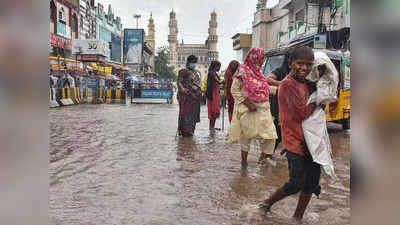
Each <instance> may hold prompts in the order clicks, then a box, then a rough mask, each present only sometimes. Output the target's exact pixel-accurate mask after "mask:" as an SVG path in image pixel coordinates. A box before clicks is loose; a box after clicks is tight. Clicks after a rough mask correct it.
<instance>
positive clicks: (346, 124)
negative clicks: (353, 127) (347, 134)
mask: <svg viewBox="0 0 400 225" xmlns="http://www.w3.org/2000/svg"><path fill="white" fill-rule="evenodd" d="M342 128H343V130H349V129H350V117H349V118H347V119H342Z"/></svg>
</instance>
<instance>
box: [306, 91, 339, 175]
mask: <svg viewBox="0 0 400 225" xmlns="http://www.w3.org/2000/svg"><path fill="white" fill-rule="evenodd" d="M315 96H316V94H315V92H314V94H313V95H312V96H311V97H310V100H311V99H312V98H313V97H315ZM302 127H303V133H304V138H305V140H306V144H307V147H308V150H309V152H310V154H311V156H312V158H313V161H314V162H316V163H318V164H320V165H321V168H322V174H323V175H324V177H325V179H326V180H327V181H328V182H333V181H335V180H336V175H335V170H334V167H333V161H332V157H331V154H332V147H331V142H330V140H329V134H328V129H327V127H326V118H325V112H324V110H323V109H322V108H321V107H317V108H316V109H315V111H314V113H313V114H312V115H311V116H310V117H309V118H307V119H306V120H304V121H303V122H302Z"/></svg>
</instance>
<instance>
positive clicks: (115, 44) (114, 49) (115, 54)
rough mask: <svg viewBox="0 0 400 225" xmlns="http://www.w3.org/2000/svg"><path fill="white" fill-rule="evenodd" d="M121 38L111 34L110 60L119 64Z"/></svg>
mask: <svg viewBox="0 0 400 225" xmlns="http://www.w3.org/2000/svg"><path fill="white" fill-rule="evenodd" d="M121 49H122V48H121V38H120V37H118V36H117V35H115V34H113V33H111V60H113V61H116V62H121Z"/></svg>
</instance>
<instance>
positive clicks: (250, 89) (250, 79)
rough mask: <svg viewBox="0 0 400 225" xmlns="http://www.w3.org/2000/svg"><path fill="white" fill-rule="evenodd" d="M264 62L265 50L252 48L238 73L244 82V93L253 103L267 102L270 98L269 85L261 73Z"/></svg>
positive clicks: (238, 76)
mask: <svg viewBox="0 0 400 225" xmlns="http://www.w3.org/2000/svg"><path fill="white" fill-rule="evenodd" d="M263 62H264V50H263V49H261V48H257V47H256V48H252V49H251V50H250V51H249V54H248V55H247V57H246V60H245V61H244V64H243V65H241V66H240V68H239V73H237V78H239V79H240V80H242V81H243V92H244V93H245V95H246V96H247V98H248V99H249V100H251V101H253V102H266V101H268V98H269V85H268V83H267V80H266V79H265V77H264V75H263V74H262V72H261V66H262V64H263Z"/></svg>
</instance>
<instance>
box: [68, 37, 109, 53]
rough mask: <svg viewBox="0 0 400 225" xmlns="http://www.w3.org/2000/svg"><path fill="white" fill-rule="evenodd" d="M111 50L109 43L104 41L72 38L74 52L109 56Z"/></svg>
mask: <svg viewBox="0 0 400 225" xmlns="http://www.w3.org/2000/svg"><path fill="white" fill-rule="evenodd" d="M79 51H80V53H79ZM109 52H110V50H109V46H108V43H107V42H104V41H100V40H72V54H82V55H102V56H108V55H109V54H110V53H109Z"/></svg>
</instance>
